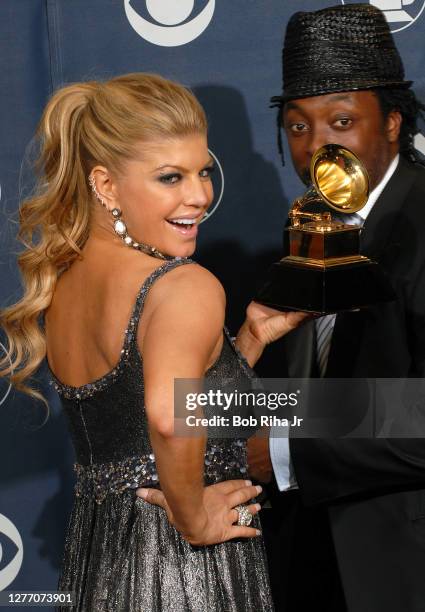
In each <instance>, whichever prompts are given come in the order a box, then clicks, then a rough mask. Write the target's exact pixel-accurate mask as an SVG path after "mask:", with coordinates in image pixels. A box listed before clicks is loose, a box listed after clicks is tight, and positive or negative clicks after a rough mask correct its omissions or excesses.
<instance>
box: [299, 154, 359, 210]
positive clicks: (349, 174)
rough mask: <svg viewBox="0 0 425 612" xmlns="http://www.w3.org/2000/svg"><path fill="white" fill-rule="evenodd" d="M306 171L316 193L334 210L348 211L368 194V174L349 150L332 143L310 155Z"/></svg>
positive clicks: (353, 208) (356, 206)
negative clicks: (309, 175)
mask: <svg viewBox="0 0 425 612" xmlns="http://www.w3.org/2000/svg"><path fill="white" fill-rule="evenodd" d="M310 174H311V179H312V181H313V185H314V187H315V189H316V191H317V193H318V194H319V195H320V196H321V197H322V198H323V199H324V200H325V201H326V203H327V204H328V205H329V206H330V207H331V208H333V209H334V210H337V211H338V212H342V213H347V214H352V213H355V212H357V211H358V210H360V209H361V208H363V206H364V205H365V204H366V202H367V200H368V198H369V175H368V173H367V170H366V168H365V167H364V166H363V164H362V162H361V161H360V160H359V158H358V157H357V156H356V155H354V153H353V152H352V151H350V150H349V149H346V148H345V147H342V146H340V145H336V144H328V145H325V146H324V147H321V148H320V149H318V150H317V151H316V153H315V154H314V155H313V159H312V160H311V164H310Z"/></svg>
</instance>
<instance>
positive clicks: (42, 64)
mask: <svg viewBox="0 0 425 612" xmlns="http://www.w3.org/2000/svg"><path fill="white" fill-rule="evenodd" d="M338 1H339V2H341V3H344V2H345V3H346V4H347V3H348V2H349V0H344V1H343V0H333V1H332V0H331V1H330V2H327V1H322V0H262V1H254V0H232V1H231V2H228V1H227V2H226V1H225V0H217V1H216V2H215V0H196V1H195V0H131V1H130V0H72V1H70V0H1V3H0V29H1V37H0V74H1V77H0V78H1V96H0V133H1V139H0V186H1V201H0V206H1V210H0V218H1V222H0V238H1V252H0V306H4V305H6V304H8V303H11V302H12V301H14V300H15V299H16V298H17V296H18V295H19V291H20V288H19V287H20V285H19V277H18V273H17V269H16V263H15V252H16V251H17V249H18V245H17V243H16V241H15V235H16V229H17V226H16V219H17V215H16V213H17V208H18V201H19V197H20V193H22V192H25V189H27V188H28V185H27V175H28V173H27V162H26V161H25V160H26V158H27V157H28V154H29V150H30V142H31V138H32V135H33V132H34V129H35V126H36V124H37V121H38V119H39V117H40V114H41V112H42V109H43V106H44V104H45V102H46V100H47V99H48V97H49V96H50V94H51V93H52V91H53V90H55V89H56V88H57V87H59V86H61V85H62V84H64V83H69V82H72V81H80V80H87V79H97V78H108V77H111V76H113V75H116V74H121V73H126V72H132V71H147V72H158V73H160V74H162V75H164V76H166V77H169V78H171V79H175V80H178V81H180V82H182V83H184V84H186V85H188V86H190V87H192V88H193V89H194V91H195V93H196V94H197V95H198V97H199V98H200V100H201V102H202V103H203V105H204V106H205V108H206V111H207V114H208V117H209V122H210V147H211V150H212V152H213V154H214V155H215V156H216V158H217V160H218V163H219V166H220V168H221V169H222V173H220V172H218V173H216V174H217V176H216V177H215V179H214V181H215V190H216V203H217V204H218V206H217V207H216V209H215V211H214V212H213V214H212V215H210V217H209V219H207V221H206V222H205V223H204V224H203V226H202V228H201V232H200V239H199V251H198V259H199V261H200V262H201V263H203V264H204V265H206V266H207V267H208V268H209V269H211V270H212V271H213V272H214V273H215V274H216V275H217V276H218V277H219V278H220V280H221V281H222V282H223V284H224V286H225V288H226V291H227V295H228V301H229V308H228V324H229V326H230V327H231V329H232V330H234V331H235V330H236V329H237V326H238V324H239V323H240V321H241V320H242V318H243V310H244V307H245V305H246V304H247V302H248V301H249V298H250V296H251V295H252V294H253V292H254V290H255V287H256V286H257V284H258V279H259V278H260V277H261V273H262V271H263V270H264V269H265V268H266V267H267V266H268V264H269V263H270V262H272V261H273V260H275V259H277V257H278V255H279V251H280V244H281V233H282V227H283V224H284V221H285V217H286V213H287V210H288V202H290V201H291V200H292V199H293V198H294V197H295V196H297V195H299V194H300V193H302V191H303V189H302V186H301V184H300V182H299V181H298V179H297V178H296V176H295V174H294V172H293V170H292V167H291V165H290V163H289V162H288V164H287V166H286V167H285V168H282V165H281V161H280V158H279V155H278V152H277V146H276V127H275V110H270V109H269V99H270V97H271V96H272V95H273V94H277V93H279V92H280V87H281V65H280V55H281V45H282V39H283V32H284V29H285V26H286V23H287V21H288V18H289V16H290V15H291V14H292V13H293V12H295V11H296V10H314V9H320V8H323V7H325V6H330V5H332V4H336V3H337V2H338ZM372 4H375V5H377V6H379V7H380V8H381V9H383V10H386V16H387V19H388V21H389V22H390V26H391V29H392V30H393V31H394V36H395V39H396V43H397V45H398V47H399V49H400V51H401V53H402V56H403V59H404V63H405V67H406V73H407V77H408V78H409V79H413V80H414V81H415V88H416V91H417V92H418V94H419V95H420V96H421V97H422V99H425V78H424V72H423V65H424V60H425V10H424V9H425V0H373V1H372ZM416 143H417V146H418V148H420V149H421V150H422V151H423V152H424V153H425V137H424V136H422V135H419V136H418V138H417V141H416ZM287 158H288V159H289V156H288V155H287ZM223 189H224V190H223ZM222 191H223V194H222V198H221V199H220V198H219V196H220V193H221V192H222ZM219 200H220V201H219ZM0 350H2V347H1V346H0ZM39 378H40V384H41V386H42V389H43V390H44V392H45V393H46V394H47V396H48V398H49V400H50V402H51V414H50V417H49V419H48V420H47V422H46V424H45V425H44V426H41V425H42V423H43V421H44V419H45V412H44V408H43V406H42V405H41V404H38V403H36V402H32V401H29V400H28V399H27V398H25V397H23V396H21V395H19V394H16V393H14V392H10V393H8V388H7V386H6V385H5V384H4V383H0V478H1V489H0V590H5V589H8V590H9V589H13V590H44V589H55V588H56V581H57V574H58V569H59V565H60V559H61V554H62V546H63V537H64V530H65V526H66V521H67V518H68V514H69V510H70V505H71V501H72V483H73V473H72V461H73V455H72V449H71V448H70V444H69V441H68V436H67V432H66V430H65V426H64V422H63V419H62V416H61V412H60V408H59V406H58V401H57V397H56V396H55V394H54V392H53V391H52V389H51V388H50V387H49V385H48V379H47V376H46V373H45V371H42V372H41V373H40V377H39Z"/></svg>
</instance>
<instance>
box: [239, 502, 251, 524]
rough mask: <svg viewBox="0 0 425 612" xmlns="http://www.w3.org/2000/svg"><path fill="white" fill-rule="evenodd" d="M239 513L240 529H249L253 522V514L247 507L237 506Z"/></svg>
mask: <svg viewBox="0 0 425 612" xmlns="http://www.w3.org/2000/svg"><path fill="white" fill-rule="evenodd" d="M235 510H236V512H237V513H238V525H239V526H240V527H249V526H250V525H251V522H252V514H251V512H250V511H249V510H248V508H247V507H246V506H242V505H240V506H235Z"/></svg>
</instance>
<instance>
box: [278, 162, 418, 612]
mask: <svg viewBox="0 0 425 612" xmlns="http://www.w3.org/2000/svg"><path fill="white" fill-rule="evenodd" d="M362 252H363V253H364V254H365V255H368V256H370V257H371V258H373V259H375V260H377V261H378V262H379V263H380V264H381V265H382V266H383V268H384V269H385V270H386V272H387V274H388V275H389V277H390V280H391V282H392V285H393V287H394V289H395V291H396V294H397V299H396V300H395V301H394V302H391V303H387V304H381V305H377V306H375V307H373V308H371V309H368V310H364V311H361V312H356V313H344V314H340V315H338V316H337V318H336V322H335V328H334V333H333V337H332V343H331V348H330V354H329V361H328V367H327V374H326V376H327V377H332V378H335V377H344V378H357V377H358V378H363V377H370V378H404V377H416V378H418V377H423V376H424V373H425V169H424V168H423V167H422V166H420V165H418V164H413V163H410V162H408V161H406V160H404V159H403V158H401V159H400V163H399V165H398V167H397V169H396V171H395V173H394V175H393V176H392V177H391V179H390V181H389V182H388V184H387V185H386V187H385V189H384V191H383V193H382V194H381V196H380V197H379V199H378V201H377V202H376V204H375V206H374V207H373V209H372V211H371V212H370V214H369V216H368V217H367V219H366V222H365V224H364V229H363V232H362ZM314 343H315V339H314V323H309V324H307V325H305V326H303V327H301V328H300V329H298V330H296V331H294V332H292V333H291V334H289V336H287V337H286V338H284V339H283V342H282V349H283V351H284V355H285V356H284V359H283V361H284V364H285V369H286V371H285V372H284V375H285V376H288V377H305V376H311V375H312V371H313V370H312V368H313V362H314V355H315V347H314ZM341 409H343V406H341ZM422 416H423V419H424V421H425V408H424V413H423V414H422ZM423 429H424V428H423V427H422V431H423ZM290 450H291V458H292V462H293V466H294V471H295V475H296V478H297V482H298V484H299V487H300V495H301V497H302V500H303V502H304V504H305V505H307V506H314V505H317V504H325V505H326V509H327V513H328V516H329V521H330V527H331V533H332V537H333V542H334V546H335V552H336V558H337V564H338V567H339V572H340V576H341V581H342V585H343V589H344V594H345V599H346V602H347V607H348V610H349V611H350V612H401V611H403V612H424V611H425V439H419V438H418V439H412V438H410V439H291V440H290ZM307 583H308V580H307Z"/></svg>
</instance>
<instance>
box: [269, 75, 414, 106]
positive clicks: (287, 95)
mask: <svg viewBox="0 0 425 612" xmlns="http://www.w3.org/2000/svg"><path fill="white" fill-rule="evenodd" d="M412 84H413V81H386V82H385V83H383V82H382V81H358V82H353V81H351V82H350V83H341V82H339V83H335V82H334V83H329V82H324V83H314V84H311V86H310V87H308V86H306V87H302V88H297V90H296V91H291V89H287V90H285V91H284V92H283V94H282V95H280V96H273V97H272V98H271V103H272V105H273V106H280V105H283V104H286V102H289V101H290V100H300V99H302V98H314V97H316V96H326V95H328V94H333V93H342V92H344V91H362V90H368V89H377V88H379V89H381V88H386V89H387V88H396V89H408V88H409V87H411V85H412Z"/></svg>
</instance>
